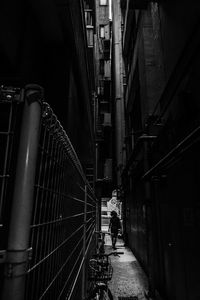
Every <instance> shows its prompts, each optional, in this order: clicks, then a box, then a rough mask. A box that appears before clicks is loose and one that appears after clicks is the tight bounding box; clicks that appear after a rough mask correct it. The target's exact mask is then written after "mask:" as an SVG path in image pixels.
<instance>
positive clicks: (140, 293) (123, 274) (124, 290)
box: [105, 235, 148, 300]
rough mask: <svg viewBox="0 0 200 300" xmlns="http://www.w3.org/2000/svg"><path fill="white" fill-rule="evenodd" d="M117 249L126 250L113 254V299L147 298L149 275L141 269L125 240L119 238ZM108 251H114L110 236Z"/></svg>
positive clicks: (111, 287)
mask: <svg viewBox="0 0 200 300" xmlns="http://www.w3.org/2000/svg"><path fill="white" fill-rule="evenodd" d="M116 247H117V250H116V251H120V252H124V254H122V255H120V256H111V263H112V266H113V277H112V280H111V281H110V282H109V288H110V290H111V292H112V294H113V300H146V298H145V291H147V287H148V285H147V277H146V275H145V273H144V272H143V270H142V269H141V267H140V265H139V263H138V261H137V260H136V258H135V256H134V255H133V253H132V251H131V250H130V249H129V248H128V247H125V246H124V242H123V240H121V239H118V241H117V244H116ZM105 250H106V253H110V252H112V251H113V250H112V246H111V240H110V237H109V236H107V235H106V239H105Z"/></svg>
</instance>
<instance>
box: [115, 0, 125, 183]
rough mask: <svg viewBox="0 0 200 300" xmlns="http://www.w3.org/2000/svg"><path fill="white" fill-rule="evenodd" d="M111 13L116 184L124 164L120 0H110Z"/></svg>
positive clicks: (119, 180) (119, 179) (118, 181)
mask: <svg viewBox="0 0 200 300" xmlns="http://www.w3.org/2000/svg"><path fill="white" fill-rule="evenodd" d="M112 15H113V22H112V24H113V37H112V40H113V65H114V68H113V69H114V87H115V91H114V95H115V96H114V97H115V104H114V105H115V140H116V143H115V145H116V160H117V185H118V186H120V185H121V171H122V168H123V165H124V157H123V155H124V147H123V146H124V137H125V125H124V102H123V90H122V85H123V77H122V76H123V75H122V45H121V9H120V0H112Z"/></svg>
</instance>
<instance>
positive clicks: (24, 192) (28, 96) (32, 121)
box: [2, 85, 43, 300]
mask: <svg viewBox="0 0 200 300" xmlns="http://www.w3.org/2000/svg"><path fill="white" fill-rule="evenodd" d="M42 97H43V90H42V88H41V87H40V86H38V85H28V86H26V87H25V103H24V111H23V117H22V127H21V133H20V143H19V151H18V157H17V169H16V178H15V185H14V194H13V203H12V209H11V219H10V227H9V237H8V249H7V255H6V262H5V279H4V285H3V292H2V300H8V299H9V300H23V299H24V291H25V279H26V271H27V262H28V259H29V249H28V247H29V233H30V223H31V216H32V207H33V194H34V181H35V169H36V159H37V151H38V142H39V130H40V119H41V103H40V101H41V100H42Z"/></svg>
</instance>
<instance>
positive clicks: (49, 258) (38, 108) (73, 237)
mask: <svg viewBox="0 0 200 300" xmlns="http://www.w3.org/2000/svg"><path fill="white" fill-rule="evenodd" d="M24 93H25V96H24V97H25V99H24V109H23V116H22V126H21V128H22V129H21V132H20V135H21V137H20V139H19V140H20V141H19V151H18V158H17V168H16V179H15V185H14V192H13V199H12V209H11V215H10V222H9V223H10V224H9V234H8V247H7V249H6V251H5V259H4V264H5V279H4V284H3V294H2V295H3V296H2V299H3V300H7V299H9V300H12V299H15V300H24V299H30V300H39V299H41V300H42V299H48V300H51V299H52V300H55V299H81V298H82V299H83V298H84V294H85V285H86V283H85V260H86V258H87V253H88V251H89V249H90V248H91V245H92V241H93V237H94V235H93V233H94V231H95V226H96V220H97V214H98V206H97V200H96V198H95V195H94V192H93V190H92V188H91V187H90V185H89V183H88V181H87V180H86V176H85V174H84V172H83V169H82V166H81V164H80V161H79V159H78V157H77V155H76V152H75V151H74V149H73V146H72V144H71V143H70V140H69V138H68V136H67V134H66V132H65V131H64V129H63V128H62V126H61V124H60V122H59V121H58V119H57V117H56V116H55V114H54V113H53V111H52V110H51V108H50V107H49V105H48V104H47V103H43V102H42V98H43V93H42V90H41V88H40V87H37V86H29V87H27V88H26V89H25V92H24Z"/></svg>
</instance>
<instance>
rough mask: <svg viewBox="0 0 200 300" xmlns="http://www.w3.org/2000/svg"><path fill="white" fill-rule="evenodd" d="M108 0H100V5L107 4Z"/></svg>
mask: <svg viewBox="0 0 200 300" xmlns="http://www.w3.org/2000/svg"><path fill="white" fill-rule="evenodd" d="M107 4H108V0H99V5H107Z"/></svg>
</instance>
